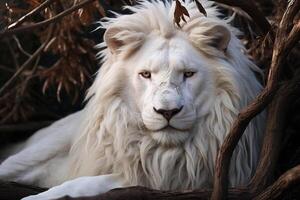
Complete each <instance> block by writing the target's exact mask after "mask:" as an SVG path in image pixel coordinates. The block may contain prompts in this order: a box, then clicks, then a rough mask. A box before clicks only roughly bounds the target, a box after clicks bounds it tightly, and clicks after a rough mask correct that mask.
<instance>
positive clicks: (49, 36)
mask: <svg viewBox="0 0 300 200" xmlns="http://www.w3.org/2000/svg"><path fill="white" fill-rule="evenodd" d="M52 30H53V27H51V28H50V31H49V32H48V35H47V38H46V41H45V42H44V43H43V44H42V45H41V46H40V47H39V48H38V49H37V50H36V51H35V52H34V53H33V54H32V55H31V56H30V57H29V58H28V59H27V60H26V62H25V63H24V64H23V65H22V66H21V67H20V68H19V69H18V70H17V71H16V73H15V74H14V75H13V76H12V77H11V78H10V79H9V80H8V81H7V82H6V83H5V84H4V85H3V86H2V87H1V88H0V96H1V95H3V93H4V92H5V90H6V89H8V88H9V87H10V85H11V84H12V83H13V82H14V81H15V80H16V79H17V78H18V77H19V75H20V74H21V73H22V72H23V71H24V70H25V69H26V68H27V67H28V66H29V64H30V63H31V62H32V61H33V60H34V59H35V58H37V57H38V56H39V55H40V53H41V52H42V51H43V49H44V48H45V47H46V45H47V44H48V42H49V40H50V39H51V35H52Z"/></svg>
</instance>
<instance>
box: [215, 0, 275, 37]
mask: <svg viewBox="0 0 300 200" xmlns="http://www.w3.org/2000/svg"><path fill="white" fill-rule="evenodd" d="M214 1H215V2H218V3H221V4H226V5H228V6H233V7H238V8H240V9H242V10H244V11H245V12H246V13H247V14H248V15H249V16H250V17H251V18H252V19H253V22H254V23H256V24H257V26H258V27H259V28H260V30H261V31H262V33H263V35H266V34H267V33H268V32H269V31H270V30H271V25H270V23H269V22H268V20H267V19H266V18H265V16H264V15H263V13H262V12H261V11H260V10H259V9H258V8H257V6H255V3H254V2H253V1H252V0H214Z"/></svg>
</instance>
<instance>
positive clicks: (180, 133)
mask: <svg viewBox="0 0 300 200" xmlns="http://www.w3.org/2000/svg"><path fill="white" fill-rule="evenodd" d="M189 136H190V133H189V131H188V130H180V129H176V128H173V127H171V126H167V127H165V128H163V129H160V130H156V131H151V137H152V138H153V140H155V141H156V142H157V143H159V144H161V145H164V146H172V147H173V146H178V145H180V144H182V143H184V142H185V141H186V140H187V139H188V137H189Z"/></svg>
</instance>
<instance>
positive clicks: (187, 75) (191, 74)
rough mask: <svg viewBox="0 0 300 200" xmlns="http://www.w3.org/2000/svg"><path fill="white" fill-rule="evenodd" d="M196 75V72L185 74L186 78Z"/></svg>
mask: <svg viewBox="0 0 300 200" xmlns="http://www.w3.org/2000/svg"><path fill="white" fill-rule="evenodd" d="M194 74H195V72H184V77H185V78H189V77H192V76H193V75H194Z"/></svg>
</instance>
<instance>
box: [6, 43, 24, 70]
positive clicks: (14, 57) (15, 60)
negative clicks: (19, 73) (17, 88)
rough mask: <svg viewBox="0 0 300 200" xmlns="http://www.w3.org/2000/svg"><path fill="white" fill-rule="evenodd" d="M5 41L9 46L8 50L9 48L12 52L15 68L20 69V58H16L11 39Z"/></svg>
mask: <svg viewBox="0 0 300 200" xmlns="http://www.w3.org/2000/svg"><path fill="white" fill-rule="evenodd" d="M5 42H6V44H7V46H8V50H9V53H10V55H11V57H12V60H13V63H14V65H15V69H18V68H19V67H20V65H19V62H18V59H17V58H16V55H15V52H14V50H13V49H12V47H11V45H10V43H9V41H8V40H5Z"/></svg>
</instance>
